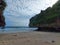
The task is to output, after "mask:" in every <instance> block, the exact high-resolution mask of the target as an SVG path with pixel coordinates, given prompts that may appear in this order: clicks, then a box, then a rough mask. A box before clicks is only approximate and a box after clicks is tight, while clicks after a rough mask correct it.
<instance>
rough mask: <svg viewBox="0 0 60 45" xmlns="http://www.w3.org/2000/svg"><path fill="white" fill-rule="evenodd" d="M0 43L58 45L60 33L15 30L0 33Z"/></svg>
mask: <svg viewBox="0 0 60 45" xmlns="http://www.w3.org/2000/svg"><path fill="white" fill-rule="evenodd" d="M0 45H60V33H54V32H36V31H33V32H17V33H5V34H0Z"/></svg>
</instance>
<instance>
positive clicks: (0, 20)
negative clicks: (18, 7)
mask: <svg viewBox="0 0 60 45" xmlns="http://www.w3.org/2000/svg"><path fill="white" fill-rule="evenodd" d="M5 7H6V3H5V1H4V0H0V27H2V28H4V27H5V17H4V15H3V12H4V9H5Z"/></svg>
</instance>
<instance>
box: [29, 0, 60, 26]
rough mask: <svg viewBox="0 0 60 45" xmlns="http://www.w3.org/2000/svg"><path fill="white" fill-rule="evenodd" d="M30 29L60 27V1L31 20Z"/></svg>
mask: <svg viewBox="0 0 60 45" xmlns="http://www.w3.org/2000/svg"><path fill="white" fill-rule="evenodd" d="M29 26H30V27H41V26H60V0H59V1H58V2H57V3H56V4H54V5H53V7H49V8H47V9H46V10H42V11H41V13H39V14H37V15H36V16H34V17H32V18H31V19H30V24H29Z"/></svg>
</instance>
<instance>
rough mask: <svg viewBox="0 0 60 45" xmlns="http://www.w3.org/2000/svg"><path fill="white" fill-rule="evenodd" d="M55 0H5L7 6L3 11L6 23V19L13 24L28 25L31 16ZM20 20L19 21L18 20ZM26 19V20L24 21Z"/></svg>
mask: <svg viewBox="0 0 60 45" xmlns="http://www.w3.org/2000/svg"><path fill="white" fill-rule="evenodd" d="M56 1H57V0H6V2H7V7H6V9H5V11H4V15H5V17H6V21H7V25H8V24H9V23H8V21H9V20H10V23H11V24H13V25H15V24H16V25H20V26H21V25H26V26H27V25H28V23H29V21H28V19H30V18H31V17H32V16H34V15H35V14H37V13H40V11H41V10H42V9H43V10H44V9H46V8H47V7H49V6H52V5H53V4H54V3H56ZM19 20H20V21H19ZM26 20H27V22H26Z"/></svg>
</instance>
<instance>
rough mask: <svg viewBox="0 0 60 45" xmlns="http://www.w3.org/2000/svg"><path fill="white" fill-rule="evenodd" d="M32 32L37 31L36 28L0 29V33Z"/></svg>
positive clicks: (9, 27)
mask: <svg viewBox="0 0 60 45" xmlns="http://www.w3.org/2000/svg"><path fill="white" fill-rule="evenodd" d="M34 30H37V27H20V26H7V27H5V28H4V29H1V28H0V33H16V32H32V31H34Z"/></svg>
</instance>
